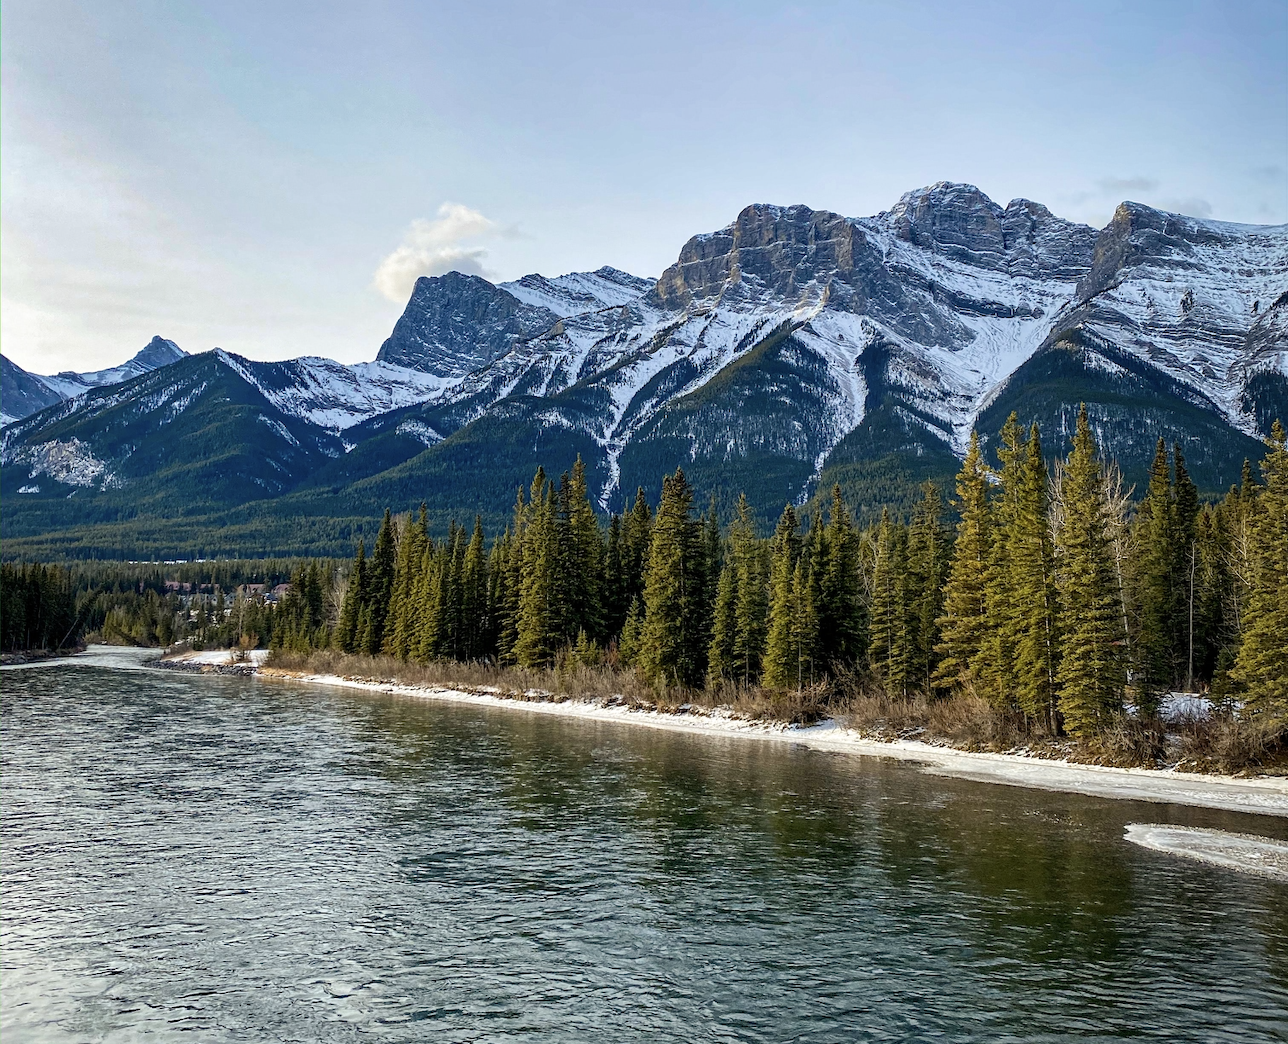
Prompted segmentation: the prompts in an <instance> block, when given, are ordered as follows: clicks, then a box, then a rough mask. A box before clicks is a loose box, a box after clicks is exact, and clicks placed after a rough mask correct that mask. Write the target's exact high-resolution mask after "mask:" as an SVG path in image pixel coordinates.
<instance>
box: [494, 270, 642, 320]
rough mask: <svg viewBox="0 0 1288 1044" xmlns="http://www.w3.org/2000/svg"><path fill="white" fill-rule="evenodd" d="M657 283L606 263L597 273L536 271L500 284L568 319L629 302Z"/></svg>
mask: <svg viewBox="0 0 1288 1044" xmlns="http://www.w3.org/2000/svg"><path fill="white" fill-rule="evenodd" d="M653 282H654V281H653V280H652V279H641V278H640V277H639V276H633V275H631V274H630V273H629V272H622V271H620V270H619V269H616V268H610V267H608V266H607V265H605V266H604V267H603V268H599V269H596V270H595V271H594V272H570V273H569V274H568V275H562V276H556V277H555V278H554V279H547V278H546V277H545V276H543V275H537V274H535V273H534V274H532V275H525V276H524V277H523V278H522V279H516V280H514V281H513V282H510V283H498V284H497V286H498V287H499V288H500V289H502V290H505V291H506V292H507V293H509V294H511V295H513V296H514V297H516V298H518V299H519V300H520V301H522V302H523V303H524V304H526V305H533V306H535V307H538V308H547V309H549V310H550V311H552V312H554V313H555V315H557V316H560V317H561V318H567V317H568V316H570V315H577V314H578V313H580V312H593V311H596V310H597V309H600V308H612V307H614V306H616V305H624V304H627V303H628V302H630V301H634V300H635V299H636V298H638V297H642V296H643V295H644V294H646V293H647V292H648V291H649V290H650V289H652V287H653Z"/></svg>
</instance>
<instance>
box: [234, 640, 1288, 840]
mask: <svg viewBox="0 0 1288 1044" xmlns="http://www.w3.org/2000/svg"><path fill="white" fill-rule="evenodd" d="M256 674H257V675H258V676H259V677H260V678H264V679H276V680H279V681H283V682H302V683H307V684H311V685H336V686H343V687H346V688H352V689H362V690H365V691H368V692H383V693H389V694H391V695H398V696H410V697H416V698H421V699H434V700H445V701H450V702H453V703H470V704H475V705H478V706H487V707H505V708H509V709H512V710H519V711H524V712H527V713H530V714H554V715H560V716H563V717H570V718H581V719H586V720H594V721H615V722H625V723H630V724H636V725H643V726H646V727H648V728H655V729H669V730H672V731H677V732H689V733H694V734H705V735H722V736H742V737H747V738H754V739H759V740H763V741H766V742H779V743H799V744H803V745H805V746H808V747H812V748H815V749H818V750H828V751H835V752H837V753H846V754H855V755H861V756H867V757H883V758H895V759H898V760H901V761H910V762H916V763H918V764H920V765H922V766H923V767H924V771H926V772H930V773H935V774H940V775H945V776H954V777H956V778H959V779H973V780H977V781H980V782H986V783H1002V784H1006V785H1010V786H1022V787H1036V788H1039V789H1044V790H1057V791H1066V792H1070V793H1077V794H1088V795H1091V796H1095V797H1106V798H1119V799H1125V800H1132V801H1152V802H1159V803H1163V804H1181V805H1194V806H1199V807H1203V808H1214V809H1222V810H1225V811H1231V812H1252V813H1257V814H1261V815H1271V816H1283V817H1288V778H1281V777H1266V778H1253V779H1244V778H1239V777H1233V776H1210V775H1199V774H1196V773H1186V772H1174V771H1169V770H1161V769H1121V768H1102V767H1099V766H1095V765H1079V764H1073V763H1070V762H1064V761H1051V760H1044V759H1040V758H1030V757H1024V756H1022V755H1016V754H989V753H972V752H970V751H962V750H954V749H952V748H948V747H938V746H932V745H931V744H928V743H920V742H916V741H909V740H899V741H894V742H882V741H879V740H873V739H868V738H865V737H863V736H861V735H860V734H859V733H857V732H855V731H854V730H852V729H847V728H845V727H843V726H841V725H839V724H838V723H837V722H834V721H826V722H822V723H820V724H818V725H813V726H808V727H801V726H791V725H784V724H780V723H773V722H761V721H750V720H747V719H745V718H739V717H735V716H734V715H732V714H730V713H728V712H722V711H720V710H716V711H706V710H705V709H700V708H694V709H691V710H688V711H685V712H681V713H667V712H659V711H656V710H648V709H641V708H633V707H629V706H627V705H625V704H624V703H622V702H621V701H619V700H615V699H612V698H609V699H601V700H584V699H577V700H574V699H567V698H560V697H556V696H551V695H549V694H548V693H538V692H533V693H528V694H525V695H524V696H522V697H516V696H514V695H509V694H505V693H501V692H499V691H461V690H457V689H448V688H441V687H434V686H414V685H400V684H396V683H393V682H383V681H372V680H368V679H360V678H342V677H337V676H335V675H319V674H307V673H303V672H298V671H287V670H281V669H279V668H274V667H267V666H266V667H261V668H259V669H258V670H257V671H256Z"/></svg>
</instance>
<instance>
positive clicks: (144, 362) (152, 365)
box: [130, 334, 188, 370]
mask: <svg viewBox="0 0 1288 1044" xmlns="http://www.w3.org/2000/svg"><path fill="white" fill-rule="evenodd" d="M187 355H188V353H187V352H185V351H184V350H183V349H182V348H180V347H179V346H178V345H177V344H175V343H174V342H173V341H168V340H166V339H165V338H164V337H162V336H160V335H159V334H158V335H157V336H156V337H153V338H152V340H150V341H149V342H148V343H147V344H146V345H145V346H144V347H143V348H142V349H140V350H139V351H138V352H137V353H136V354H135V356H134V358H133V359H131V360H130V362H133V363H138V364H139V365H140V366H142V367H144V368H145V369H148V370H155V369H158V368H160V367H162V366H169V365H170V363H172V362H178V361H179V360H180V359H183V358H186V357H187Z"/></svg>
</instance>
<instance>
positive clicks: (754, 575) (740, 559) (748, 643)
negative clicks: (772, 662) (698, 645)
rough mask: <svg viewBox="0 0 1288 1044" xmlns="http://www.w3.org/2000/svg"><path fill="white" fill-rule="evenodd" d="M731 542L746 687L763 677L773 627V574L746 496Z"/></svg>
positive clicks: (737, 657)
mask: <svg viewBox="0 0 1288 1044" xmlns="http://www.w3.org/2000/svg"><path fill="white" fill-rule="evenodd" d="M730 543H731V547H732V554H733V561H734V565H735V568H736V569H737V574H738V583H737V599H736V604H735V606H734V640H733V657H734V662H735V668H734V670H735V673H736V676H737V677H738V678H739V680H740V681H741V682H742V683H743V685H751V684H753V683H755V682H756V681H757V680H758V679H759V678H760V667H761V658H762V657H763V656H764V652H765V639H766V635H767V629H768V625H769V591H768V587H767V583H768V572H769V571H768V561H767V556H766V551H767V547H766V545H765V544H764V542H763V541H761V540H759V539H758V538H757V536H756V522H755V516H754V515H753V514H752V510H751V505H750V504H748V503H747V498H746V497H745V496H739V497H738V509H737V517H736V518H735V519H734V524H733V527H732V529H731V531H730Z"/></svg>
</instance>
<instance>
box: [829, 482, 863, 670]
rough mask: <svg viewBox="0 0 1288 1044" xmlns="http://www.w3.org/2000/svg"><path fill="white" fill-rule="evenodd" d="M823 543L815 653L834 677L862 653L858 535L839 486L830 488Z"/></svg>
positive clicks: (855, 661) (861, 582)
mask: <svg viewBox="0 0 1288 1044" xmlns="http://www.w3.org/2000/svg"><path fill="white" fill-rule="evenodd" d="M824 543H825V545H826V561H825V562H824V564H823V567H822V570H821V574H820V593H821V597H820V599H819V602H818V647H819V648H818V651H819V657H820V659H821V661H822V662H823V664H824V665H826V667H827V669H828V670H829V671H830V672H831V673H833V674H837V673H839V672H841V671H844V670H848V669H850V668H851V667H853V666H854V665H855V664H856V663H858V662H859V660H860V659H861V658H862V656H863V653H864V651H865V650H864V646H865V635H864V630H865V621H864V614H863V602H862V587H863V581H862V576H861V570H860V563H859V534H858V532H857V531H856V530H855V528H854V522H853V520H852V519H851V517H850V512H849V509H847V508H846V506H845V500H844V499H843V498H842V496H841V487H840V486H839V485H834V486H833V487H832V507H831V514H830V516H829V518H828V524H827V532H826V534H825V535H824Z"/></svg>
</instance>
